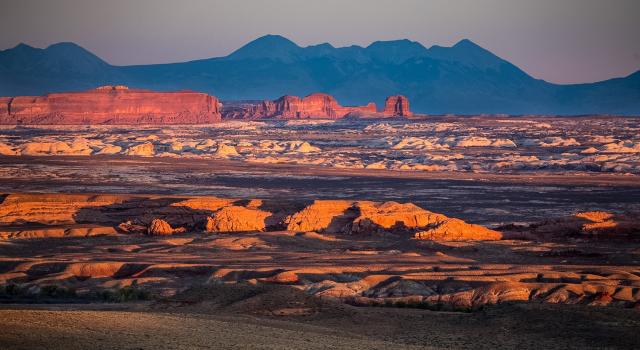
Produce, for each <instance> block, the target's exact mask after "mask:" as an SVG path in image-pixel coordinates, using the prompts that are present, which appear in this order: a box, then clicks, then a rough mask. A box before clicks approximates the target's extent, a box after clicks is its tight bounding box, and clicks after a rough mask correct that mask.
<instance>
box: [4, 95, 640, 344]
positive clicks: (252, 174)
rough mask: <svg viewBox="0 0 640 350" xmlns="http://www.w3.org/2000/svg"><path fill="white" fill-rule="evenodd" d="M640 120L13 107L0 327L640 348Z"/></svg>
mask: <svg viewBox="0 0 640 350" xmlns="http://www.w3.org/2000/svg"><path fill="white" fill-rule="evenodd" d="M198 98H200V97H198ZM223 115H224V111H223ZM169 120H172V119H169ZM639 129H640V119H638V118H631V117H629V118H619V117H587V116H585V117H571V118H570V117H540V116H535V117H534V116H531V117H528V116H522V117H507V116H476V117H471V116H467V117H462V116H430V117H427V116H412V117H411V119H400V118H385V119H366V118H349V117H347V118H345V119H338V120H334V119H313V120H307V119H293V120H277V119H267V120H250V121H247V120H223V121H220V122H215V123H211V124H207V125H163V126H148V125H136V126H117V125H58V126H51V125H37V126H33V125H31V126H29V125H20V126H16V125H5V126H3V127H2V128H1V129H0V153H1V154H2V155H1V156H0V164H1V166H0V193H2V195H0V284H1V285H2V287H1V288H0V300H2V303H3V305H2V310H0V329H2V330H1V331H0V344H3V345H4V344H7V347H9V348H25V349H30V348H151V347H153V348H194V347H218V348H229V347H233V346H239V347H240V348H356V349H357V348H380V349H384V348H389V347H392V346H393V347H398V348H409V349H411V348H474V349H475V348H500V347H502V348H514V347H521V348H540V347H547V348H603V347H609V348H637V346H638V344H640V339H639V338H638V334H637V329H638V327H639V326H640V317H639V316H638V315H639V314H638V308H639V307H640V269H639V268H638V266H640V250H639V249H640V248H639V247H640V244H639V243H640V240H639V236H638V234H639V232H640V223H639V222H638V213H639V212H640V181H639V180H638V176H640V139H639V138H638V135H639V132H638V131H639ZM608 135H615V137H612V136H608ZM79 325H82V326H79ZM136 327H137V328H136ZM134 328H136V329H143V331H132V329H134ZM187 334H188V336H186V335H187ZM238 338H242V342H243V343H242V344H238ZM114 339H115V340H114ZM71 340H73V341H71ZM106 340H109V342H106ZM70 343H71V345H70Z"/></svg>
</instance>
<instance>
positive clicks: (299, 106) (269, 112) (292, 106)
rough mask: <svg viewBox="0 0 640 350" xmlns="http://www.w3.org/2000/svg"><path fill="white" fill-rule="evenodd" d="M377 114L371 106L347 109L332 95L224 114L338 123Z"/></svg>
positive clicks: (240, 108) (288, 99)
mask: <svg viewBox="0 0 640 350" xmlns="http://www.w3.org/2000/svg"><path fill="white" fill-rule="evenodd" d="M376 112H377V111H376V105H375V103H373V102H370V103H369V104H367V105H366V106H354V107H346V106H341V105H340V104H338V102H337V101H336V99H335V98H334V97H333V96H331V95H327V94H322V93H315V94H311V95H309V96H306V97H304V98H300V97H298V96H289V95H287V96H282V97H280V98H279V99H277V100H273V101H270V100H265V101H262V102H260V103H258V104H253V105H252V104H246V105H243V106H238V107H236V108H230V109H228V110H225V111H224V112H223V114H224V117H225V118H228V119H260V118H282V119H301V118H322V119H339V118H344V117H346V116H348V115H368V114H375V113H376Z"/></svg>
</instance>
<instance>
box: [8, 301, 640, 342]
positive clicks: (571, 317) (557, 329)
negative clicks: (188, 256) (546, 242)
mask: <svg viewBox="0 0 640 350" xmlns="http://www.w3.org/2000/svg"><path fill="white" fill-rule="evenodd" d="M639 327H640V316H639V315H638V312H637V311H634V310H624V309H616V308H601V307H588V306H582V305H545V304H516V305H499V306H492V307H487V308H485V309H483V310H481V311H476V312H473V313H452V312H435V311H429V310H413V309H396V308H372V307H366V308H363V307H352V306H345V305H341V306H336V307H333V306H332V307H330V308H327V309H323V310H320V311H319V312H317V313H315V314H314V315H304V316H296V315H293V316H291V315H283V316H270V317H269V316H255V315H252V314H251V313H248V314H247V313H245V314H238V313H233V314H229V313H227V312H225V311H215V312H212V311H210V310H207V309H206V308H205V309H200V308H197V307H170V308H165V309H162V310H155V309H154V307H150V306H149V305H147V304H125V305H123V304H117V305H106V306H105V305H56V306H50V305H44V306H28V305H27V306H11V305H5V306H4V307H3V308H2V310H0V344H2V347H3V348H5V349H194V348H216V349H389V348H394V349H418V348H420V349H514V348H519V349H602V348H607V349H633V348H637V345H638V344H639V343H640V335H639V334H638V328H639Z"/></svg>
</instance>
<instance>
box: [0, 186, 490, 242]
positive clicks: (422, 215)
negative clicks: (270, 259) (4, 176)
mask: <svg viewBox="0 0 640 350" xmlns="http://www.w3.org/2000/svg"><path fill="white" fill-rule="evenodd" d="M452 220H455V221H452ZM24 223H27V224H25V225H23V224H24ZM87 224H88V225H92V228H93V229H96V228H98V227H108V228H111V229H112V231H115V230H117V231H119V232H121V233H137V232H140V227H146V228H147V230H146V233H147V234H149V235H169V234H174V233H178V232H185V231H195V232H201V231H203V229H204V231H207V232H213V233H227V232H250V231H253V232H257V231H277V230H288V231H297V232H309V231H316V232H321V233H331V234H359V235H363V234H364V235H366V234H381V233H392V234H398V235H404V236H405V237H412V236H414V235H415V237H416V238H419V239H435V240H497V239H500V238H501V235H500V233H499V232H496V231H492V230H489V229H487V228H485V227H482V226H479V225H472V224H467V223H465V222H464V221H462V220H457V219H450V218H448V217H446V216H445V215H442V214H438V213H433V212H430V211H428V210H425V209H422V208H420V207H418V206H416V205H414V204H411V203H396V202H384V203H381V202H371V201H348V200H316V201H314V202H313V203H311V204H309V205H306V206H304V205H301V203H300V202H299V201H292V202H287V201H275V202H271V201H263V200H250V201H246V200H238V199H223V198H213V197H197V198H188V199H185V198H171V197H169V198H166V197H154V196H146V197H145V196H127V195H108V196H101V195H64V194H51V195H46V194H39V195H36V194H10V195H7V196H6V197H5V198H4V199H3V201H2V203H1V204H0V237H4V238H29V237H34V236H37V237H40V236H45V234H44V233H38V234H34V233H30V226H29V225H36V226H37V227H38V229H39V230H41V229H42V227H43V226H46V227H48V228H51V229H54V228H59V229H62V226H64V229H63V231H64V230H65V229H67V228H69V227H70V226H71V227H73V226H74V225H76V226H77V225H84V226H82V227H85V226H86V225H87ZM16 225H17V226H21V228H23V229H21V230H18V231H16V230H15V226H16ZM3 226H4V227H7V226H11V227H12V229H11V230H8V231H6V232H3ZM425 230H438V231H437V232H436V233H434V234H429V235H427V234H417V233H420V232H423V231H425ZM112 231H109V232H112ZM96 232H97V231H96ZM105 232H106V231H105ZM427 232H428V231H427ZM54 236H56V237H61V236H65V234H61V233H55V235H54Z"/></svg>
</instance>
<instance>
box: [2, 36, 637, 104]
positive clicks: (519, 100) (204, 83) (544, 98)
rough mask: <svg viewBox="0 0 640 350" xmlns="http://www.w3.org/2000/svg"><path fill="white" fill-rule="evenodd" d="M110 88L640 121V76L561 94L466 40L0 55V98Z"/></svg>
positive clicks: (274, 39) (282, 41) (65, 49)
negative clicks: (120, 57)
mask: <svg viewBox="0 0 640 350" xmlns="http://www.w3.org/2000/svg"><path fill="white" fill-rule="evenodd" d="M107 84H123V85H128V86H130V87H135V88H147V89H154V90H160V91H167V90H183V89H190V90H196V91H200V92H206V93H209V94H212V95H215V96H217V97H219V98H220V99H222V100H261V99H274V98H277V97H279V96H282V95H307V94H310V93H312V92H325V93H328V94H331V95H333V96H335V97H336V98H337V99H338V101H339V102H340V103H341V104H343V105H362V104H366V103H367V102H369V101H373V102H376V104H378V106H380V105H381V104H382V103H383V101H384V99H385V97H387V96H389V95H395V94H402V95H405V96H407V97H408V98H409V100H410V101H411V108H412V110H413V111H415V112H420V113H431V114H445V113H457V114H477V113H508V114H563V115H564V114H566V115H577V114H619V115H640V71H637V72H635V73H633V74H631V75H629V76H627V77H624V78H615V79H610V80H605V81H601V82H596V83H588V84H570V85H559V84H552V83H549V82H546V81H544V80H540V79H535V78H533V77H531V76H530V75H528V74H527V73H525V72H524V71H522V70H521V69H519V68H518V67H516V66H515V65H513V64H511V63H509V62H507V61H506V60H504V59H501V58H500V57H498V56H496V55H494V54H493V53H491V52H489V51H488V50H486V49H484V48H482V47H480V46H478V45H477V44H475V43H473V42H472V41H470V40H467V39H465V40H461V41H460V42H458V43H457V44H455V45H453V46H451V47H442V46H432V47H430V48H426V47H424V46H423V45H422V44H420V43H418V42H414V41H410V40H394V41H376V42H374V43H372V44H371V45H369V46H367V47H361V46H355V45H354V46H349V47H339V48H336V47H333V46H332V45H330V44H327V43H325V44H320V45H314V46H307V47H300V46H298V45H297V44H295V43H294V42H292V41H291V40H288V39H287V38H284V37H282V36H278V35H266V36H263V37H260V38H258V39H256V40H254V41H252V42H250V43H248V44H246V45H244V46H243V47H241V48H240V49H238V50H236V51H235V52H233V53H231V54H230V55H228V56H224V57H216V58H208V59H202V60H196V61H189V62H181V63H169V64H152V65H134V66H114V65H111V64H109V63H107V62H105V61H104V60H102V59H100V58H99V57H97V56H96V55H94V54H92V53H91V52H89V51H87V50H85V49H84V48H82V47H80V46H78V45H76V44H74V43H58V44H54V45H51V46H49V47H47V48H45V49H39V48H34V47H31V46H29V45H25V44H19V45H18V46H16V47H14V48H11V49H7V50H3V51H0V95H1V96H17V95H41V94H46V93H49V92H63V91H77V90H84V89H90V88H94V87H96V86H100V85H107Z"/></svg>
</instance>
